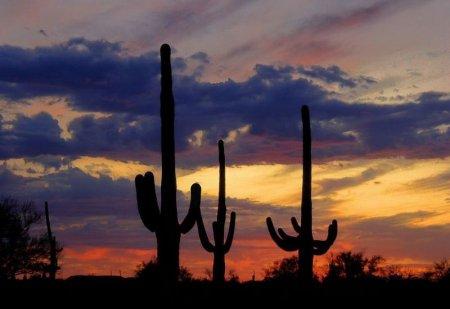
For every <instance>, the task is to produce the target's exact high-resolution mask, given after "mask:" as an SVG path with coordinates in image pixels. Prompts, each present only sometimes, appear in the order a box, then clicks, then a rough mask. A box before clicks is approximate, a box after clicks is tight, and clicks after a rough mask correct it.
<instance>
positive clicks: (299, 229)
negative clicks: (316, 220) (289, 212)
mask: <svg viewBox="0 0 450 309" xmlns="http://www.w3.org/2000/svg"><path fill="white" fill-rule="evenodd" d="M291 223H292V227H293V228H294V231H296V232H297V233H299V234H300V231H301V230H302V228H301V227H300V224H298V221H297V218H295V217H292V218H291Z"/></svg>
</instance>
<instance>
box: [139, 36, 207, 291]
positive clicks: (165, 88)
mask: <svg viewBox="0 0 450 309" xmlns="http://www.w3.org/2000/svg"><path fill="white" fill-rule="evenodd" d="M170 53H171V51H170V46H169V45H167V44H163V45H162V46H161V95H160V115H161V165H162V167H161V168H162V176H161V209H159V207H158V201H157V199H156V193H155V191H156V190H155V181H154V176H153V174H152V173H151V172H147V173H146V174H145V175H144V176H143V175H137V176H136V180H135V183H136V195H137V202H138V210H139V214H140V216H141V219H142V222H143V223H144V225H145V226H146V227H147V228H148V229H149V230H150V231H152V232H155V234H156V240H157V259H158V267H159V274H160V277H161V279H162V280H163V281H164V282H165V283H166V285H173V284H175V283H176V281H177V280H178V273H179V268H180V265H179V250H180V237H181V234H186V233H187V232H189V231H190V230H191V229H192V227H193V226H194V224H195V218H196V216H197V213H198V212H199V208H200V195H201V188H200V186H199V185H198V184H193V185H192V186H191V204H190V206H189V211H188V214H187V215H186V217H185V219H184V220H183V222H182V223H179V222H178V214H177V201H176V193H177V182H176V174H175V138H174V122H175V102H174V97H173V92H172V69H171V64H170Z"/></svg>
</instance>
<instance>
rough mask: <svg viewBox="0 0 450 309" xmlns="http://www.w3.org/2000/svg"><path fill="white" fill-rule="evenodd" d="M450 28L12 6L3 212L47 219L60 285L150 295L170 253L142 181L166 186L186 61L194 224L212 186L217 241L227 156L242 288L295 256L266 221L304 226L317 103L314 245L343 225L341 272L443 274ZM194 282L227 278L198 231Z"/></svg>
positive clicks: (376, 6)
mask: <svg viewBox="0 0 450 309" xmlns="http://www.w3.org/2000/svg"><path fill="white" fill-rule="evenodd" d="M449 16H450V1H448V0H430V1H427V0H373V1H369V0H367V1H366V0H348V1H338V0H315V1H312V0H295V1H294V0H283V1H269V0H252V1H242V0H228V1H210V0H191V1H162V0H161V1H159V0H155V1H137V0H136V1H135V0H130V1H118V0H109V1H100V0H95V1H92V0H90V1H87V0H86V1H85V0H77V1H72V0H64V1H62V0H61V1H56V0H48V1H46V0H36V1H21V0H19V1H18V0H14V1H13V0H0V108H1V114H0V195H2V196H12V197H15V198H17V199H19V200H33V201H34V202H35V204H36V205H37V206H38V207H42V208H43V205H44V201H46V200H47V201H48V202H49V205H50V211H51V215H52V221H53V222H52V224H53V230H54V234H55V236H56V237H57V239H58V240H59V241H60V242H61V243H62V244H63V245H64V247H65V249H64V253H63V260H62V272H61V273H60V276H61V277H68V276H71V275H74V274H110V273H113V274H119V271H120V272H121V273H122V275H125V276H132V275H133V274H134V270H135V269H136V266H137V265H138V264H139V263H140V262H142V261H145V260H148V259H150V257H152V256H153V255H154V254H155V244H156V240H155V236H154V234H153V233H151V232H150V231H148V230H147V229H146V228H145V227H144V226H143V224H142V222H141V220H140V218H139V215H138V211H137V206H136V198H135V188H134V177H135V175H136V174H139V173H145V172H146V171H148V170H151V171H154V172H155V173H156V178H157V179H156V183H157V184H159V183H160V175H161V173H160V153H159V149H160V136H159V134H160V119H159V90H160V85H159V65H160V63H159V61H160V60H159V53H158V51H159V47H160V45H161V44H162V43H169V44H170V45H171V46H172V50H173V53H172V55H173V56H172V66H173V71H174V94H175V102H176V123H175V130H176V150H177V157H176V160H177V176H178V189H179V191H180V192H179V196H178V201H179V203H178V210H179V214H180V215H179V216H180V218H181V217H183V216H184V214H185V212H186V210H187V208H188V203H189V189H190V186H191V184H192V183H194V182H198V183H200V185H201V186H202V193H203V196H202V206H201V207H202V211H203V213H204V215H205V216H206V218H205V219H204V220H205V221H206V226H207V228H208V229H209V233H210V235H211V233H212V228H211V223H212V221H213V218H214V217H215V214H216V207H217V193H218V179H219V178H218V152H217V140H218V139H223V140H224V141H225V154H226V159H227V170H226V172H227V206H228V212H231V211H236V213H237V223H236V224H237V227H236V229H237V230H236V234H235V241H234V243H233V247H232V249H231V252H230V254H229V255H228V256H227V267H228V269H234V270H235V271H236V272H237V273H238V274H239V276H240V277H241V278H242V279H248V278H250V277H251V276H252V274H253V272H255V274H256V277H257V278H259V279H260V278H261V277H262V275H263V269H264V268H265V267H267V266H269V265H270V264H271V263H272V262H273V261H275V260H277V259H280V258H282V257H286V256H289V255H290V254H289V253H286V252H284V251H282V250H281V249H279V248H278V247H276V245H275V244H274V243H273V242H272V240H271V239H270V237H269V234H268V232H267V228H266V226H265V218H266V216H269V215H270V216H272V218H273V219H274V222H275V224H276V225H277V226H281V227H286V228H287V229H288V230H290V229H291V226H290V221H289V218H290V217H291V216H293V215H295V216H297V217H299V214H300V208H299V206H300V193H301V139H300V133H301V131H300V125H301V124H300V107H301V105H302V104H308V105H309V106H310V110H311V121H312V139H313V145H312V147H313V223H314V226H313V228H314V235H315V236H316V237H317V238H318V239H324V238H325V237H326V230H327V227H328V224H329V223H330V222H331V220H332V219H337V220H338V222H339V234H338V238H337V240H336V243H335V245H334V246H333V247H332V250H331V253H332V252H338V251H341V250H347V249H351V250H355V251H363V252H365V253H366V254H368V255H372V254H381V255H382V256H384V257H385V258H386V259H387V262H388V263H391V264H401V265H404V267H406V268H407V269H408V268H409V269H419V268H423V267H426V266H427V265H429V264H431V263H432V262H433V261H438V260H440V259H442V258H444V257H450V186H449V184H450V130H449V127H450V31H449V29H450V18H449ZM157 191H158V192H159V187H158V190H157ZM331 253H330V254H331ZM330 254H328V255H327V256H325V257H324V258H322V259H317V260H316V261H317V268H318V269H320V266H321V265H323V263H325V262H326V260H327V258H328V257H329V255H330ZM181 263H182V264H183V265H185V266H187V267H188V268H189V269H191V270H192V271H193V272H194V273H195V275H196V276H198V277H201V276H204V270H205V269H207V268H211V264H212V256H211V255H210V254H209V253H207V252H206V251H204V250H203V249H202V247H201V245H200V242H199V240H198V236H197V231H196V228H195V229H193V230H192V231H191V232H190V233H189V234H188V235H187V236H183V237H182V240H181Z"/></svg>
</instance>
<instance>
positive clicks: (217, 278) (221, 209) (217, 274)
mask: <svg viewBox="0 0 450 309" xmlns="http://www.w3.org/2000/svg"><path fill="white" fill-rule="evenodd" d="M218 146H219V166H220V168H219V205H218V208H217V220H216V221H214V222H213V224H212V227H213V233H214V245H213V244H212V243H211V242H210V241H209V239H208V234H207V233H206V230H205V225H204V224H203V219H202V216H201V213H200V211H199V215H198V217H197V227H198V235H199V237H200V242H201V244H202V246H203V248H204V249H205V250H206V251H208V252H212V253H214V264H213V281H214V282H216V283H222V282H224V281H225V254H227V253H228V252H229V251H230V248H231V244H232V242H233V236H234V228H235V222H236V213H235V212H234V211H233V212H232V213H231V216H230V226H229V228H228V235H227V238H226V240H225V219H226V214H227V207H226V205H225V154H224V146H223V141H222V140H220V141H219V143H218Z"/></svg>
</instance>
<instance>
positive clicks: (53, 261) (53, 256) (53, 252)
mask: <svg viewBox="0 0 450 309" xmlns="http://www.w3.org/2000/svg"><path fill="white" fill-rule="evenodd" d="M45 223H46V224H47V236H48V242H49V244H50V265H49V266H50V267H49V271H48V272H49V277H50V279H52V280H55V278H56V272H57V271H58V255H57V251H58V249H57V247H56V238H55V236H53V234H52V228H51V225H50V215H49V211H48V203H47V202H45Z"/></svg>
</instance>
